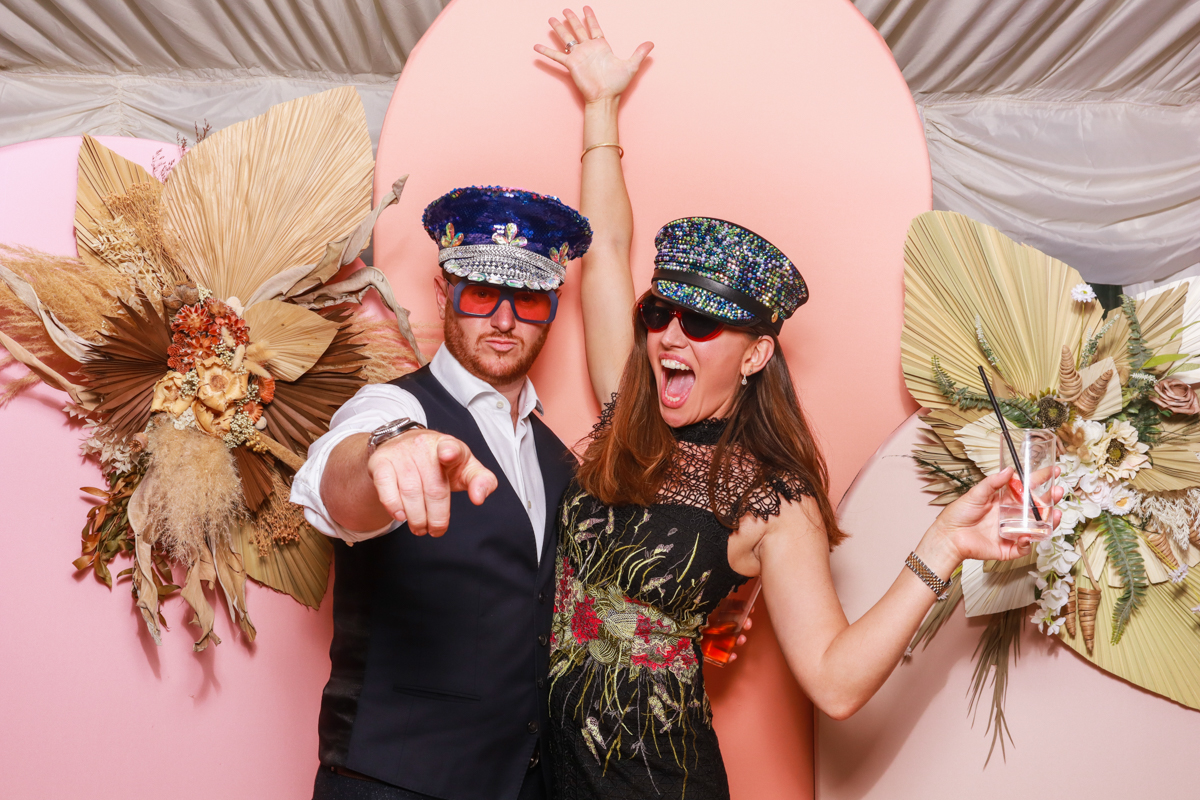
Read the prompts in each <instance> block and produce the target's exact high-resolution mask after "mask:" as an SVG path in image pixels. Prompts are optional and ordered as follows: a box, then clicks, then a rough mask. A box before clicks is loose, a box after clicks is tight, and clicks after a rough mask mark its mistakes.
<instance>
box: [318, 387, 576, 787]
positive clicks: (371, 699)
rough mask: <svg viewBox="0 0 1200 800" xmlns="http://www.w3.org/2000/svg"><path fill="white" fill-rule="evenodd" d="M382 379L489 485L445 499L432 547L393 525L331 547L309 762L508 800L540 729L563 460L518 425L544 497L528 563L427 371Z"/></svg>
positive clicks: (467, 428)
mask: <svg viewBox="0 0 1200 800" xmlns="http://www.w3.org/2000/svg"><path fill="white" fill-rule="evenodd" d="M393 383H394V384H395V385H397V386H400V387H402V388H404V389H406V390H407V391H409V392H411V393H412V394H413V395H414V396H415V397H416V398H417V400H418V401H420V403H421V406H422V407H423V408H424V410H425V414H426V416H427V421H428V427H429V428H431V429H433V430H437V431H442V432H444V433H448V434H450V435H452V436H455V437H457V438H459V439H461V440H462V441H463V442H465V443H466V445H467V446H468V447H470V448H471V452H472V453H473V454H474V455H475V457H476V458H478V459H479V460H480V461H481V462H482V463H483V465H484V466H485V467H487V468H488V469H490V470H491V471H492V472H493V473H495V475H496V478H497V480H498V481H499V487H498V488H497V489H496V491H495V492H493V493H492V494H491V496H489V497H488V499H487V500H485V501H484V503H483V505H481V506H475V505H473V504H472V503H471V501H470V500H469V499H468V498H467V494H466V492H455V493H454V494H453V495H452V499H451V503H450V527H449V530H447V531H446V533H445V535H444V536H441V537H439V538H436V539H435V538H433V537H430V536H414V535H412V534H411V533H410V532H409V531H408V527H407V526H401V527H400V528H397V529H396V530H394V531H392V532H391V533H387V534H384V535H383V536H379V537H376V538H374V539H369V540H367V541H363V542H360V543H358V544H356V545H354V546H353V547H350V546H347V545H346V544H345V543H343V542H341V541H340V540H339V541H336V542H335V544H334V554H335V555H334V559H335V560H334V577H335V580H334V588H333V622H334V633H333V644H332V645H331V646H330V649H329V656H330V660H331V661H332V670H331V674H330V677H329V683H328V684H326V686H325V691H324V694H323V695H322V698H321V717H320V725H319V728H320V740H321V741H320V757H321V763H323V764H327V765H338V766H343V767H346V768H348V769H352V770H355V771H357V772H362V773H364V774H366V775H370V776H372V777H375V778H378V779H380V780H383V781H386V782H388V783H392V784H395V785H397V786H402V787H404V788H406V789H410V790H412V791H415V792H420V793H423V794H429V795H433V796H435V797H441V798H447V800H492V798H515V797H516V796H517V792H518V790H519V788H520V785H521V781H522V780H523V779H524V776H525V772H526V769H527V767H528V765H529V758H530V756H531V755H532V754H533V749H534V747H535V746H541V745H540V740H541V736H539V732H540V731H541V730H543V729H545V727H546V725H547V724H548V715H547V709H546V692H545V688H544V685H545V680H546V671H547V669H548V660H549V652H548V647H547V639H548V637H549V634H550V623H551V612H552V609H553V604H554V586H553V581H554V554H555V545H556V539H555V525H554V522H555V510H556V509H557V508H558V501H559V498H560V496H561V495H562V492H563V491H564V490H565V488H566V485H567V482H568V480H569V479H570V475H571V470H572V468H573V466H574V463H575V461H574V459H573V458H572V457H571V456H570V454H569V453H568V451H567V449H566V447H564V446H563V444H562V442H561V441H559V440H558V438H557V437H556V436H555V435H554V434H553V433H552V432H551V431H550V429H549V428H547V427H546V426H545V425H544V424H543V423H542V422H541V420H539V419H537V418H536V417H534V416H533V415H530V416H529V423H530V424H531V425H532V426H533V435H534V441H535V442H536V445H537V454H538V462H539V465H540V467H541V471H542V479H543V482H544V484H545V491H546V530H545V538H544V540H543V546H542V558H541V563H540V565H539V563H538V557H537V543H536V541H535V539H534V535H533V530H532V528H531V527H530V525H529V516H528V514H527V512H526V510H525V507H524V504H523V503H522V501H521V500H520V499H519V498H518V496H517V494H516V492H515V491H514V490H513V488H512V486H511V485H510V484H509V482H508V480H507V478H505V476H504V472H503V470H501V469H500V466H499V464H498V463H497V462H496V459H495V457H494V456H493V455H492V451H491V449H490V448H489V447H488V445H487V442H486V441H485V440H484V438H483V434H482V433H481V432H480V430H479V427H478V426H477V425H476V424H475V420H474V419H473V418H472V417H471V414H470V412H468V411H467V409H466V408H464V407H463V406H461V405H459V403H458V402H457V401H456V400H455V399H454V398H453V397H451V395H450V394H449V393H448V392H447V391H446V390H445V389H444V388H443V387H442V385H441V384H440V383H438V381H437V379H436V378H434V376H433V374H432V373H431V372H430V371H429V368H428V367H425V368H423V369H420V370H418V371H416V372H414V373H412V374H410V375H406V376H404V377H403V378H400V379H398V380H396V381H393ZM542 755H543V756H545V755H546V753H545V752H544V751H543V752H542Z"/></svg>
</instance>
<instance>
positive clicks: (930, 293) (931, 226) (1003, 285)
mask: <svg viewBox="0 0 1200 800" xmlns="http://www.w3.org/2000/svg"><path fill="white" fill-rule="evenodd" d="M904 261H905V270H904V292H905V300H904V330H903V334H902V336H901V361H902V366H903V369H904V380H905V383H906V384H907V385H908V389H909V391H910V392H911V393H912V395H913V397H914V398H915V399H916V400H917V402H918V403H920V404H921V405H923V406H925V407H927V408H933V409H936V408H944V407H946V406H947V405H949V401H948V400H947V399H946V398H945V396H943V395H942V393H941V391H940V390H939V389H938V386H937V383H936V381H935V380H934V378H933V372H932V369H931V366H930V361H931V359H932V357H933V356H937V357H938V359H939V361H940V363H941V365H942V368H943V369H945V371H946V373H947V374H948V375H949V376H950V378H951V379H952V380H953V381H954V382H955V383H956V384H957V385H958V386H960V387H966V388H970V389H972V390H974V391H976V392H980V393H982V392H983V391H984V388H983V383H982V381H981V380H980V378H979V373H978V370H977V367H978V366H979V365H980V364H986V363H987V362H986V360H985V356H984V354H983V352H982V349H981V346H980V343H979V341H978V339H977V333H976V317H977V316H978V319H979V321H980V327H981V328H982V329H983V331H984V333H985V336H986V338H987V341H988V345H989V347H990V348H991V350H992V351H993V353H994V355H995V359H996V362H997V363H998V364H999V370H997V369H996V368H994V367H988V371H989V372H990V375H989V379H990V380H991V381H992V383H993V384H994V385H995V386H996V388H997V393H998V394H999V395H1001V396H1002V397H1003V396H1008V394H1009V393H1010V392H1016V393H1018V394H1022V395H1025V396H1038V395H1040V394H1041V393H1042V392H1045V391H1047V390H1050V391H1054V390H1056V389H1057V388H1058V382H1059V365H1060V362H1061V357H1062V348H1063V345H1075V344H1076V343H1077V342H1079V341H1081V340H1082V339H1084V338H1085V337H1086V336H1089V335H1091V334H1092V333H1094V332H1095V331H1096V330H1097V329H1098V328H1099V327H1100V315H1101V309H1100V307H1099V304H1098V303H1093V304H1090V306H1085V305H1084V304H1081V303H1076V302H1074V301H1073V300H1071V287H1073V286H1074V285H1076V284H1078V283H1080V282H1082V281H1083V278H1082V277H1080V275H1079V273H1078V272H1076V271H1075V270H1074V269H1072V268H1071V267H1069V266H1067V265H1066V264H1064V263H1063V262H1061V261H1059V260H1057V259H1054V258H1051V257H1050V256H1048V255H1046V254H1045V253H1042V252H1039V251H1038V250H1035V249H1034V248H1032V247H1028V246H1026V245H1022V244H1019V243H1017V242H1015V241H1013V240H1012V239H1010V238H1009V237H1007V236H1005V235H1004V234H1003V233H1001V232H1000V231H998V230H996V229H995V228H992V227H990V226H988V225H984V224H983V223H980V222H976V221H975V220H972V219H970V218H969V217H965V216H963V215H961V214H955V213H951V212H945V211H931V212H927V213H925V214H921V215H920V216H918V217H917V218H916V219H914V220H913V222H912V225H911V226H910V227H909V232H908V238H907V240H906V242H905V246H904ZM1001 372H1003V375H1001V374H1000V373H1001ZM1006 387H1007V388H1006Z"/></svg>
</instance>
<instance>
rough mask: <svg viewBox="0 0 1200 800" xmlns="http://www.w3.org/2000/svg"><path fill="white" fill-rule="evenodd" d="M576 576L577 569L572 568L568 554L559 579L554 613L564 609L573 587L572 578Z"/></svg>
mask: <svg viewBox="0 0 1200 800" xmlns="http://www.w3.org/2000/svg"><path fill="white" fill-rule="evenodd" d="M573 577H575V570H573V569H571V561H570V559H568V558H567V557H566V556H563V560H562V577H561V578H559V579H558V591H556V592H555V593H554V613H555V614H557V613H558V612H559V611H562V609H563V605H562V604H563V603H564V602H565V601H566V598H567V597H568V596H569V592H570V589H571V578H573Z"/></svg>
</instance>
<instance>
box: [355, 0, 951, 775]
mask: <svg viewBox="0 0 1200 800" xmlns="http://www.w3.org/2000/svg"><path fill="white" fill-rule="evenodd" d="M594 7H595V9H596V12H597V14H598V15H599V17H600V21H601V23H602V24H603V25H604V30H605V34H606V35H607V36H608V38H609V39H610V40H611V41H612V43H613V46H614V48H615V49H616V51H617V52H618V53H620V54H622V55H625V54H628V53H630V52H632V50H633V48H634V47H635V46H636V45H637V44H638V43H639V42H641V41H642V40H645V39H649V40H652V41H653V42H654V43H655V45H656V47H655V50H654V53H653V54H652V55H651V57H650V60H649V61H648V62H647V64H646V66H645V68H644V70H643V74H642V75H641V76H639V78H638V81H637V83H636V84H635V85H634V87H633V88H632V89H631V91H630V92H629V93H628V94H627V96H626V97H625V99H624V102H623V110H622V116H621V142H622V144H623V145H624V148H625V159H624V166H625V173H626V177H627V180H628V185H629V190H630V194H631V196H632V199H633V206H634V212H635V215H636V231H635V246H634V252H633V258H634V264H635V267H634V269H635V272H636V279H637V284H638V286H639V287H643V286H646V285H647V283H648V280H649V275H650V271H651V260H652V256H653V248H652V240H653V237H654V233H655V231H656V230H657V229H658V227H659V226H660V225H662V224H663V223H664V222H667V221H668V220H671V219H674V218H676V217H681V216H688V215H693V214H703V215H708V216H716V217H721V218H724V219H729V220H733V221H736V222H739V223H741V224H744V225H746V226H748V227H749V228H751V229H753V230H755V231H757V232H759V233H761V234H762V235H764V236H766V237H767V238H768V239H770V240H771V241H772V242H774V243H775V244H777V245H779V246H780V247H781V248H782V249H783V251H784V252H785V253H788V254H789V255H790V256H791V257H792V258H793V259H794V260H795V261H796V262H797V264H798V265H799V267H800V270H801V272H803V274H804V276H805V278H806V279H807V281H808V283H809V287H810V289H811V291H812V299H811V300H810V301H809V303H808V304H807V305H806V306H805V307H804V308H803V309H801V311H800V313H799V314H797V316H796V318H795V319H793V320H791V321H789V323H788V324H787V325H786V326H785V327H784V335H783V340H784V347H785V349H786V352H787V356H788V360H789V363H790V364H791V365H792V368H793V372H794V374H795V377H796V382H797V386H798V388H799V389H800V392H801V395H802V399H803V402H804V404H805V407H806V409H807V411H808V413H809V415H810V418H811V420H812V421H813V423H814V424H815V426H816V428H817V431H818V432H819V434H820V436H821V438H822V440H823V442H824V446H825V452H826V455H827V456H828V459H829V465H830V471H831V478H832V489H833V494H834V498H835V499H836V498H838V497H840V496H841V494H842V492H843V491H844V490H845V488H846V486H847V485H848V484H849V483H850V481H851V479H852V478H853V476H854V474H855V473H856V472H857V471H858V469H859V467H860V466H861V465H862V463H863V462H864V461H865V460H866V459H867V458H868V457H869V456H870V455H871V453H872V452H874V450H875V448H876V447H877V446H878V444H879V442H880V441H882V440H883V439H884V438H885V437H886V436H887V435H888V434H890V433H891V431H892V430H893V429H894V428H895V427H896V426H897V425H898V424H900V422H901V421H903V419H904V418H905V417H906V416H907V415H908V414H910V413H911V412H912V410H913V403H912V401H911V400H910V399H909V397H908V394H907V392H906V391H905V390H904V387H903V385H902V382H901V378H900V366H899V364H900V353H899V343H900V327H901V310H902V293H903V285H902V274H903V260H902V257H903V243H904V236H905V233H906V231H907V228H908V223H909V221H910V220H911V219H912V218H913V217H914V216H916V215H917V214H919V213H921V212H923V211H926V210H928V209H929V208H930V177H929V160H928V155H927V153H926V150H925V142H924V137H923V135H922V131H921V127H920V124H919V120H918V117H917V113H916V109H915V107H914V105H913V102H912V98H911V96H910V95H909V92H908V88H907V87H906V85H905V83H904V80H903V78H902V76H901V75H900V73H899V70H898V69H897V68H896V65H895V62H894V61H893V60H892V56H891V53H890V52H889V51H888V49H887V47H886V45H885V44H884V42H883V41H882V39H880V37H879V35H878V34H877V33H876V31H875V30H874V29H873V28H872V27H871V26H870V25H869V24H868V23H867V22H866V21H865V20H864V19H863V18H862V17H861V16H860V15H859V13H858V12H857V11H856V10H855V9H854V7H853V6H852V5H850V4H849V3H847V2H844V1H843V0H804V1H803V2H796V0H763V1H762V2H756V3H752V4H740V5H737V4H732V5H731V4H730V3H728V2H717V1H716V0H660V1H659V2H655V3H647V2H644V1H642V2H638V0H612V1H610V2H600V3H596V4H595V5H594ZM560 10H561V9H560V7H559V6H554V5H550V4H547V3H542V2H532V1H531V0H508V1H507V2H496V0H455V2H453V3H451V4H450V5H449V6H448V7H447V8H446V10H445V11H444V12H443V13H442V15H441V16H440V17H438V19H437V21H436V22H435V23H434V25H433V27H431V28H430V29H429V31H428V32H427V33H426V35H425V37H424V38H423V39H422V40H421V43H420V45H419V46H418V47H417V49H416V50H415V51H414V53H413V55H412V57H411V58H410V59H409V61H408V63H407V65H406V66H405V69H404V73H403V74H402V75H401V78H400V83H399V85H398V86H397V88H396V93H395V95H394V96H393V99H392V103H391V106H390V108H389V110H388V115H387V118H386V120H385V123H384V127H383V133H382V136H381V138H380V144H379V154H378V163H377V167H376V184H375V191H376V196H377V197H378V196H380V195H381V194H382V193H383V192H385V191H386V190H387V187H389V186H390V185H391V183H392V181H393V180H395V178H396V177H398V176H399V175H401V174H404V173H411V174H412V177H411V179H410V180H409V182H408V186H407V188H406V189H405V193H404V197H403V198H402V200H401V201H400V203H399V207H398V209H397V210H395V211H389V212H388V213H387V214H386V215H385V216H384V217H383V218H382V219H381V222H380V225H379V226H378V229H377V232H376V244H375V259H376V265H377V266H379V267H380V268H381V269H383V270H384V271H385V272H386V273H387V274H388V276H389V277H390V279H391V281H392V283H393V285H394V286H395V288H396V292H397V296H398V297H399V298H400V300H401V302H402V303H403V304H404V305H406V306H408V307H409V308H410V309H411V310H412V312H413V321H414V322H415V323H416V325H417V333H418V336H419V337H421V338H422V339H423V340H424V343H425V347H426V350H427V352H428V353H430V354H431V353H432V352H433V350H434V349H435V347H436V344H437V342H438V341H439V340H440V326H439V325H438V323H437V315H436V308H435V307H434V305H433V301H432V285H433V284H432V282H433V277H434V275H435V274H436V271H437V261H436V253H437V248H436V246H435V245H434V243H433V242H432V241H431V240H430V239H429V238H428V237H427V236H426V234H425V232H424V231H423V230H422V229H421V227H420V214H421V210H422V209H423V207H424V206H425V205H426V204H427V203H428V202H429V201H431V200H432V199H434V198H435V197H437V196H439V195H441V194H442V193H444V192H447V191H449V190H450V189H453V188H455V187H458V186H464V185H470V184H499V185H507V186H517V187H521V188H525V189H531V190H534V191H538V192H543V193H547V194H555V195H558V196H559V197H561V198H563V199H564V200H565V201H566V202H567V203H570V204H576V203H578V201H579V152H580V149H581V141H580V137H581V126H582V120H581V113H580V106H579V103H578V101H577V99H576V97H575V94H574V90H573V88H572V87H571V86H570V84H569V79H567V78H566V76H565V75H564V74H563V73H562V72H561V70H560V69H559V68H558V67H557V66H556V65H553V64H549V63H548V62H546V61H544V60H543V59H541V58H540V57H539V56H537V55H536V54H535V53H534V52H533V50H532V45H533V44H534V43H535V42H543V43H551V42H554V39H553V36H552V34H551V32H550V29H549V26H548V25H547V24H546V19H547V17H549V16H550V15H551V14H559V13H560ZM577 270H578V267H573V268H572V273H576V271H577ZM572 277H574V274H572V275H569V276H568V281H567V286H566V289H565V291H564V294H563V300H564V302H563V304H562V308H563V311H562V313H561V315H560V317H559V321H557V322H556V323H555V326H554V331H553V333H552V334H551V336H550V340H549V343H548V344H547V346H546V349H545V351H544V352H543V354H542V356H541V358H540V360H539V361H538V364H537V366H536V367H535V369H534V372H533V376H532V377H533V379H534V382H535V383H536V385H537V387H538V393H539V395H541V396H542V398H543V400H544V403H545V407H546V419H547V421H548V422H549V423H550V424H551V425H552V426H553V427H554V428H555V430H556V431H557V432H558V433H559V435H560V436H561V437H562V438H563V439H564V440H565V441H567V442H574V441H575V440H577V439H578V438H579V437H580V436H581V435H582V434H583V433H585V432H586V431H587V429H588V428H589V427H590V425H591V424H592V423H593V422H594V420H595V415H596V413H597V410H598V409H597V407H596V404H595V402H594V401H593V400H592V398H591V396H590V395H591V393H590V390H589V388H588V384H587V379H586V369H585V364H584V358H583V343H582V330H581V326H580V323H579V317H578V305H579V298H578V295H577V294H576V288H575V287H576V286H577V284H576V283H574V282H572ZM755 621H756V627H755V630H754V634H753V636H752V638H751V642H750V643H749V644H748V645H747V646H746V647H745V648H744V649H743V650H742V653H741V658H740V660H739V661H738V662H737V663H736V665H734V666H733V667H730V668H728V669H724V670H721V669H710V670H709V671H708V673H707V677H708V679H709V689H710V694H711V696H712V698H713V703H714V708H715V719H716V725H717V729H718V733H719V735H720V737H721V747H722V751H723V753H724V756H725V759H726V763H727V765H728V768H729V774H730V782H731V785H732V789H733V795H734V797H735V798H751V797H753V798H774V797H778V798H796V797H804V796H809V795H810V794H811V792H812V760H811V758H812V756H811V753H812V719H811V711H810V708H809V706H808V704H807V701H806V700H805V699H804V698H803V696H802V695H801V693H800V692H799V690H798V689H797V687H796V685H795V683H794V681H793V680H792V678H791V676H790V674H789V673H788V671H787V667H786V665H785V664H784V662H783V659H782V656H781V655H780V652H779V649H778V646H777V645H776V644H775V641H774V637H773V634H772V633H771V630H770V626H769V624H767V615H766V613H764V609H759V611H758V612H756V615H755Z"/></svg>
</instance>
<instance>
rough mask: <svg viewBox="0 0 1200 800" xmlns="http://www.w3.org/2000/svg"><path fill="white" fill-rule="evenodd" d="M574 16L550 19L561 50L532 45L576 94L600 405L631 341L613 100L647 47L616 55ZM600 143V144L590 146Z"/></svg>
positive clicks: (624, 207)
mask: <svg viewBox="0 0 1200 800" xmlns="http://www.w3.org/2000/svg"><path fill="white" fill-rule="evenodd" d="M583 13H584V19H583V20H580V19H579V17H578V16H576V15H575V13H574V12H572V11H571V10H570V9H568V10H566V11H564V12H563V16H564V19H563V20H562V21H561V22H560V21H559V20H557V19H554V18H551V20H550V26H551V27H552V28H553V29H554V32H555V33H556V34H557V35H558V37H559V38H560V39H562V43H563V45H564V46H566V45H569V46H568V47H566V50H567V52H565V53H564V52H563V51H562V50H559V49H552V48H549V47H546V46H544V45H540V44H538V45H534V47H533V49H534V50H536V51H537V52H539V53H541V54H542V55H544V56H546V57H547V58H549V59H551V60H553V61H556V62H558V63H559V64H562V65H563V66H564V67H566V68H567V70H568V71H569V72H570V74H571V78H572V79H573V80H574V81H575V87H576V88H577V89H578V90H579V93H580V95H582V97H583V101H584V111H583V152H584V155H583V156H582V159H581V160H582V163H583V167H582V170H583V186H582V189H581V193H580V194H581V196H580V203H579V210H580V211H581V212H582V213H583V215H584V216H585V217H587V218H588V221H589V222H591V225H592V245H591V247H590V248H589V249H588V252H587V254H586V255H584V257H583V277H582V279H581V281H580V296H581V298H582V301H583V332H584V348H585V350H586V353H587V364H588V375H589V377H590V378H591V381H592V391H593V392H595V394H596V399H597V400H599V401H600V403H601V404H602V405H603V404H604V403H606V402H608V399H609V398H610V397H611V396H612V393H613V392H614V391H616V389H617V385H618V384H619V383H620V381H621V370H622V369H623V368H624V366H625V359H626V358H627V357H628V356H629V351H630V350H631V349H632V347H633V328H632V322H631V316H632V310H633V300H634V295H633V278H632V276H631V275H630V272H629V248H630V244H631V242H632V238H633V210H632V208H631V207H630V205H629V193H628V192H627V191H626V189H625V176H624V174H623V173H622V171H621V152H622V151H621V150H620V148H619V147H618V146H617V145H619V136H618V134H617V107H618V106H619V105H620V102H621V93H622V92H624V91H625V88H626V87H627V86H629V82H630V81H631V80H632V79H633V76H634V75H636V74H637V71H638V68H639V67H641V64H642V59H644V58H645V57H646V55H647V54H648V53H649V52H650V50H651V49H653V47H654V45H653V44H651V43H650V42H643V43H642V44H641V45H639V46H638V48H637V49H636V50H635V51H634V52H633V55H632V56H630V57H629V58H628V59H621V58H617V56H616V55H615V54H614V53H613V51H612V48H611V47H610V46H609V44H608V41H607V40H606V39H605V38H604V32H603V31H602V30H601V29H600V23H599V21H598V20H597V19H596V14H595V12H593V11H592V9H591V8H589V7H587V6H584V9H583ZM595 145H600V146H598V147H597V146H595Z"/></svg>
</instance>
